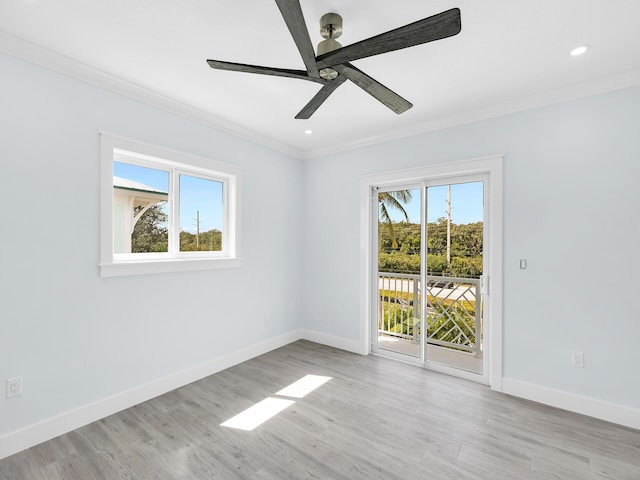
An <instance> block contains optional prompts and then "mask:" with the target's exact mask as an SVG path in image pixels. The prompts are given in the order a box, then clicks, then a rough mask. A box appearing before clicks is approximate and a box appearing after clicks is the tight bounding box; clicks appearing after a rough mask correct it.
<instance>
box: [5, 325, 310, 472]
mask: <svg viewBox="0 0 640 480" xmlns="http://www.w3.org/2000/svg"><path fill="white" fill-rule="evenodd" d="M301 338H306V337H303V336H302V331H300V330H295V331H292V332H289V333H286V334H284V335H281V336H279V337H275V338H271V339H269V340H266V341H264V342H261V343H258V344H255V345H252V346H249V347H246V348H243V349H241V350H238V351H236V352H233V353H230V354H228V355H225V356H223V357H220V358H216V359H213V360H211V361H208V362H205V363H202V364H200V365H195V366H194V367H191V368H188V369H186V370H183V371H181V372H177V373H174V374H172V375H169V376H167V377H164V378H160V379H158V380H154V381H152V382H149V383H147V384H144V385H141V386H139V387H135V388H132V389H131V390H127V391H124V392H121V393H117V394H115V395H112V396H110V397H107V398H103V399H101V400H98V401H96V402H94V403H91V404H88V405H84V406H82V407H80V408H77V409H75V410H71V411H69V412H65V413H62V414H60V415H57V416H55V417H52V418H48V419H46V420H44V421H42V422H39V423H36V424H33V425H29V426H28V427H25V428H22V429H20V430H16V431H14V432H9V433H6V434H4V435H2V436H0V459H2V458H5V457H8V456H9V455H13V454H14V453H18V452H20V451H22V450H25V449H27V448H30V447H33V446H34V445H38V444H39V443H42V442H45V441H47V440H50V439H52V438H55V437H57V436H59V435H62V434H64V433H67V432H70V431H71V430H74V429H76V428H80V427H82V426H84V425H87V424H89V423H91V422H95V421H96V420H100V419H101V418H105V417H107V416H109V415H113V414H114V413H117V412H119V411H121V410H124V409H126V408H129V407H132V406H134V405H137V404H139V403H142V402H145V401H147V400H149V399H151V398H154V397H157V396H158V395H162V394H164V393H167V392H170V391H171V390H175V389H176V388H179V387H182V386H184V385H187V384H189V383H192V382H195V381H196V380H200V379H201V378H204V377H208V376H209V375H212V374H214V373H216V372H219V371H221V370H224V369H226V368H229V367H232V366H233V365H237V364H238V363H242V362H244V361H246V360H250V359H252V358H254V357H257V356H259V355H262V354H264V353H267V352H270V351H271V350H274V349H276V348H279V347H282V346H284V345H287V344H289V343H291V342H295V341H296V340H300V339H301ZM314 341H317V340H314ZM320 343H321V342H320Z"/></svg>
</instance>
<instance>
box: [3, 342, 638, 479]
mask: <svg viewBox="0 0 640 480" xmlns="http://www.w3.org/2000/svg"><path fill="white" fill-rule="evenodd" d="M307 374H314V375H324V376H330V377H332V379H331V380H330V381H329V382H327V383H325V384H324V385H323V386H321V387H319V388H318V389H317V390H315V391H313V392H312V393H310V394H308V395H307V396H306V397H304V398H302V399H297V400H296V403H295V404H293V405H292V406H290V407H289V408H287V409H286V410H284V411H283V412H281V413H280V414H278V415H277V416H275V417H273V418H271V419H270V420H268V421H267V422H265V423H264V424H262V425H261V426H259V427H257V428H256V429H255V430H253V431H241V430H235V429H230V428H226V427H221V426H220V424H221V423H222V422H224V421H226V420H228V419H229V418H231V417H232V416H234V415H236V414H237V413H239V412H241V411H243V410H244V409H246V408H248V407H250V406H252V405H254V404H255V403H257V402H259V401H260V400H263V399H264V398H266V397H277V396H276V395H275V393H276V392H278V391H279V390H280V389H281V388H283V387H285V386H287V385H289V384H291V383H292V382H294V381H296V380H298V379H299V378H301V377H303V376H305V375H307ZM0 478H2V479H3V480H4V479H7V480H9V479H11V480H21V479H28V480H40V479H45V480H56V479H71V480H76V479H81V480H92V479H162V480H163V479H213V478H220V479H236V478H240V479H243V478H246V479H256V480H263V479H278V480H281V479H307V478H314V479H349V480H355V479H366V480H376V479H380V480H382V479H384V480H389V479H402V480H412V479H421V480H445V479H447V480H454V479H455V480H467V479H491V480H501V479H508V480H516V479H517V480H519V479H524V480H527V479H562V480H565V479H566V480H573V479H579V480H585V479H609V480H638V479H640V431H637V430H632V429H627V428H623V427H620V426H616V425H612V424H609V423H606V422H603V421H599V420H595V419H592V418H589V417H584V416H581V415H577V414H573V413H568V412H563V411H560V410H557V409H554V408H550V407H545V406H542V405H539V404H535V403H532V402H528V401H523V400H519V399H516V398H513V397H509V396H506V395H502V394H498V393H495V392H492V391H491V390H489V389H488V388H487V387H485V386H482V385H479V384H475V383H471V382H467V381H464V380H460V379H456V378H451V377H447V376H444V375H440V374H437V373H434V372H429V371H426V370H424V369H421V368H418V367H414V366H411V365H406V364H403V363H398V362H394V361H392V360H388V359H384V358H380V357H375V356H368V357H364V356H359V355H355V354H350V353H346V352H343V351H340V350H335V349H332V348H329V347H325V346H320V345H317V344H314V343H311V342H306V341H300V342H296V343H293V344H291V345H288V346H286V347H283V348H280V349H278V350H275V351H273V352H270V353H268V354H266V355H263V356H261V357H258V358H255V359H253V360H250V361H248V362H245V363H243V364H240V365H237V366H235V367H233V368H230V369H228V370H225V371H223V372H220V373H218V374H216V375H212V376H210V377H208V378H205V379H203V380H201V381H199V382H196V383H193V384H191V385H187V386H185V387H183V388H180V389H178V390H175V391H173V392H170V393H168V394H166V395H163V396H161V397H158V398H156V399H153V400H150V401H148V402H145V403H143V404H141V405H138V406H136V407H133V408H130V409H128V410H125V411H123V412H120V413H118V414H116V415H112V416H110V417H108V418H105V419H103V420H100V421H98V422H95V423H93V424H91V425H88V426H86V427H83V428H80V429H78V430H75V431H73V432H71V433H68V434H66V435H62V436H61V437H58V438H56V439H54V440H51V441H49V442H46V443H44V444H42V445H39V446H36V447H34V448H31V449H29V450H26V451H24V452H21V453H18V454H16V455H13V456H12V457H8V458H6V459H4V460H0Z"/></svg>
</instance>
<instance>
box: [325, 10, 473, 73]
mask: <svg viewBox="0 0 640 480" xmlns="http://www.w3.org/2000/svg"><path fill="white" fill-rule="evenodd" d="M461 29H462V23H461V19H460V9H459V8H452V9H451V10H447V11H445V12H442V13H438V14H437V15H433V16H431V17H428V18H424V19H422V20H418V21H417V22H414V23H410V24H409V25H405V26H404V27H400V28H396V29H395V30H390V31H388V32H385V33H381V34H380V35H376V36H375V37H371V38H367V39H366V40H362V41H361V42H357V43H353V44H351V45H347V46H346V47H342V48H339V49H337V50H334V51H332V52H328V53H325V54H324V55H320V56H319V57H318V58H317V59H316V60H317V67H318V68H319V69H320V70H322V69H323V68H326V67H334V66H336V65H338V64H344V63H347V62H351V61H353V60H358V59H359V58H365V57H371V56H373V55H379V54H381V53H386V52H393V51H394V50H400V49H402V48H407V47H413V46H414V45H421V44H423V43H428V42H433V41H435V40H441V39H443V38H447V37H452V36H454V35H457V34H458V33H460V30H461Z"/></svg>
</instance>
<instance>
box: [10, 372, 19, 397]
mask: <svg viewBox="0 0 640 480" xmlns="http://www.w3.org/2000/svg"><path fill="white" fill-rule="evenodd" d="M18 395H22V377H15V378H10V379H8V380H7V398H13V397H17V396H18Z"/></svg>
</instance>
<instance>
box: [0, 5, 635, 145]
mask: <svg viewBox="0 0 640 480" xmlns="http://www.w3.org/2000/svg"><path fill="white" fill-rule="evenodd" d="M301 5H302V10H303V12H304V15H305V19H306V21H307V27H308V29H309V32H310V36H311V39H312V42H313V44H314V45H316V44H317V43H318V42H319V41H320V40H322V38H321V37H320V34H319V19H320V17H321V16H322V15H323V14H324V13H327V12H337V13H339V14H340V15H342V17H343V19H344V32H343V35H342V37H341V38H340V42H341V43H342V44H343V45H348V44H351V43H354V42H356V41H359V40H362V39H364V38H368V37H370V36H373V35H376V34H378V33H382V32H385V31H388V30H391V29H393V28H396V27H399V26H402V25H405V24H407V23H411V22H414V21H416V20H419V19H422V18H425V17H428V16H431V15H434V14H436V13H439V12H441V11H444V10H447V9H450V8H452V7H459V8H460V9H461V11H462V32H461V33H460V34H459V35H457V36H455V37H451V38H448V39H444V40H440V41H437V42H433V43H429V44H425V45H421V46H417V47H411V48H408V49H404V50H400V51H397V52H391V53H387V54H383V55H379V56H376V57H370V58H366V59H362V60H358V61H355V62H354V64H355V65H356V66H357V67H358V68H360V69H361V70H363V71H365V72H366V73H367V74H369V75H370V76H372V77H374V78H375V79H377V80H378V81H380V82H381V83H382V84H384V85H386V86H387V87H389V88H391V89H392V90H394V91H395V92H397V93H398V94H400V95H401V96H403V97H404V98H406V99H408V100H409V101H411V102H412V103H413V104H414V107H413V108H412V109H410V110H409V111H407V112H406V113H404V114H402V115H396V114H395V113H393V112H391V111H390V110H388V109H387V108H386V107H384V106H383V105H382V104H380V103H379V102H377V101H376V100H375V99H373V98H372V97H370V96H369V95H367V94H366V93H365V92H364V91H362V90H360V89H359V88H358V87H356V86H355V85H353V84H351V83H350V82H347V83H345V84H344V85H342V86H341V87H340V88H338V90H337V91H336V92H334V94H333V95H332V96H331V97H330V98H329V99H328V100H327V101H326V102H325V103H324V104H323V105H322V106H321V107H320V108H319V110H318V111H317V112H316V113H315V114H314V115H313V116H312V117H311V119H309V120H295V119H294V116H295V114H296V113H297V112H298V111H299V110H300V109H301V108H302V107H303V106H304V105H305V104H306V103H307V102H308V101H309V99H311V97H312V96H313V95H314V94H315V93H316V92H317V91H318V90H319V88H320V86H319V85H317V84H315V83H311V82H304V81H300V80H296V79H289V78H279V77H268V76H263V75H252V74H245V73H237V72H225V71H219V70H212V69H211V68H209V67H208V65H207V64H206V62H205V60H206V59H207V58H212V59H216V60H226V61H232V62H238V63H248V64H257V65H264V66H272V67H281V68H292V69H299V70H304V65H303V63H302V60H301V58H300V56H299V54H298V51H297V49H296V47H295V44H294V42H293V40H292V39H291V37H290V34H289V32H288V30H287V28H286V26H285V24H284V21H283V20H282V17H281V16H280V12H279V10H278V7H277V6H276V4H275V2H274V1H270V0H244V1H222V0H190V1H188V2H187V1H184V0H56V1H50V0H0V30H1V31H2V32H4V33H2V35H0V49H1V50H5V51H9V52H10V53H13V54H17V55H20V56H23V57H33V58H30V59H31V60H35V61H38V62H39V63H44V64H47V63H48V60H47V58H48V57H51V58H53V57H56V58H58V63H57V65H58V69H61V70H65V68H66V69H70V70H73V71H74V72H75V75H76V76H80V77H82V75H81V74H79V73H78V72H81V71H82V70H83V69H84V70H85V71H91V72H93V74H92V76H90V77H91V78H94V79H95V78H98V77H97V76H96V69H97V70H98V71H100V72H104V73H107V74H109V75H110V76H109V77H104V78H110V82H111V83H110V84H111V86H114V85H116V84H118V82H120V80H125V81H126V82H120V85H121V87H122V88H123V89H126V88H127V85H128V86H131V84H134V85H137V86H139V87H143V88H144V89H147V90H150V91H151V92H154V93H155V94H159V95H151V96H150V97H149V98H151V99H155V101H156V103H162V99H165V100H166V102H165V103H166V105H169V107H168V108H169V109H173V110H178V111H180V110H181V109H182V110H183V111H184V112H186V113H190V114H191V116H192V117H194V118H199V119H201V120H204V121H206V122H207V123H211V124H214V125H217V126H221V127H223V128H224V129H226V130H229V131H234V132H236V133H238V134H240V135H243V136H245V137H248V138H251V139H253V140H256V141H259V142H261V143H264V144H269V145H270V146H272V147H275V148H278V149H280V150H282V151H286V152H287V153H292V154H294V155H298V156H300V157H313V156H317V155H320V154H322V153H328V152H332V151H337V150H340V149H344V148H348V147H351V146H356V145H362V144H366V143H371V142H375V141H380V140H384V139H388V138H394V137H400V136H403V135H407V134H411V133H416V132H420V131H426V130H429V129H433V128H437V127H440V126H446V125H451V124H455V123H461V122H464V121H469V120H474V119H478V118H483V117H487V116H491V115H495V114H500V113H507V112H509V111H515V110H519V109H523V108H528V107H530V106H535V105H539V104H544V103H550V102H553V101H560V100H564V99H568V98H572V97H577V96H581V95H585V94H590V93H595V92H597V91H606V90H609V89H615V88H621V87H624V86H627V85H632V84H638V83H640V37H639V36H638V33H639V32H638V30H639V28H638V27H639V26H640V1H638V0H562V1H559V0H519V1H518V0H485V1H477V0H458V1H449V0H430V1H425V0H402V1H396V2H390V1H387V0H360V1H358V0H351V1H346V0H342V1H340V0H301ZM581 44H589V45H591V49H590V50H589V51H588V52H587V53H586V54H585V55H583V56H581V57H572V56H570V55H569V52H570V50H571V49H572V48H574V47H576V46H578V45H581ZM37 47H43V48H45V49H46V50H42V49H38V48H37ZM34 52H37V54H36V53H34ZM56 54H58V55H56ZM60 55H62V56H63V57H61V56H60ZM66 57H69V58H66ZM60 59H64V61H61V60H60ZM70 59H72V60H70ZM49 63H50V62H49ZM70 65H73V68H72V67H70ZM85 67H92V68H90V69H87V68H85ZM100 75H102V74H101V73H100ZM100 75H98V76H100ZM114 78H115V80H114ZM116 80H117V81H116ZM98 83H99V82H98ZM107 83H108V82H107ZM129 91H130V92H131V91H135V88H134V89H131V88H130V89H129ZM138 91H141V90H140V89H138ZM158 99H161V100H158ZM147 100H148V99H147ZM152 103H153V102H152ZM306 129H311V130H313V132H314V133H313V134H312V135H305V134H304V130H306Z"/></svg>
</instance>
